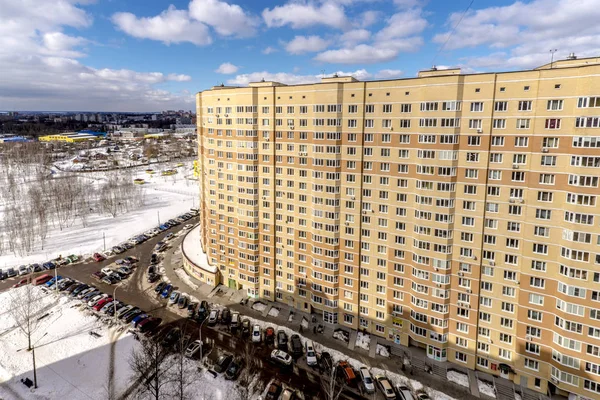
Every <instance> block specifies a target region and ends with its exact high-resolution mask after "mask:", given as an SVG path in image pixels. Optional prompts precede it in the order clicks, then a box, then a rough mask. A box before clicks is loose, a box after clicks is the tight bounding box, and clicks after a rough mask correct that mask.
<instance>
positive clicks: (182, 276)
mask: <svg viewBox="0 0 600 400" xmlns="http://www.w3.org/2000/svg"><path fill="white" fill-rule="evenodd" d="M173 271H174V272H175V274H176V275H177V276H178V277H179V279H181V280H182V281H183V282H184V283H185V284H186V285H188V286H189V287H191V288H192V289H194V290H198V285H196V284H195V283H194V282H192V280H191V279H190V276H189V275H188V274H187V273H186V272H185V271H184V269H183V268H177V269H174V270H173Z"/></svg>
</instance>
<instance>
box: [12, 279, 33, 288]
mask: <svg viewBox="0 0 600 400" xmlns="http://www.w3.org/2000/svg"><path fill="white" fill-rule="evenodd" d="M28 283H29V278H25V279H21V280H20V281H19V282H17V283H15V284H14V285H12V287H14V288H18V287H21V286H25V285H27V284H28Z"/></svg>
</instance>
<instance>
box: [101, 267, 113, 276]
mask: <svg viewBox="0 0 600 400" xmlns="http://www.w3.org/2000/svg"><path fill="white" fill-rule="evenodd" d="M100 272H102V273H103V274H104V275H112V274H114V273H115V271H113V270H112V269H110V268H108V267H104V268H102V269H101V270H100Z"/></svg>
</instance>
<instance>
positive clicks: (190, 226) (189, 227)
mask: <svg viewBox="0 0 600 400" xmlns="http://www.w3.org/2000/svg"><path fill="white" fill-rule="evenodd" d="M193 227H194V225H192V224H185V225H184V226H183V229H186V230H187V229H192V228H193Z"/></svg>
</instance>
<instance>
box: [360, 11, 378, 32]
mask: <svg viewBox="0 0 600 400" xmlns="http://www.w3.org/2000/svg"><path fill="white" fill-rule="evenodd" d="M379 15H380V13H379V11H374V10H368V11H365V12H363V13H362V14H361V15H360V17H359V19H358V25H359V26H360V27H362V28H366V27H368V26H371V25H373V24H374V23H375V22H377V21H378V20H379Z"/></svg>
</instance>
